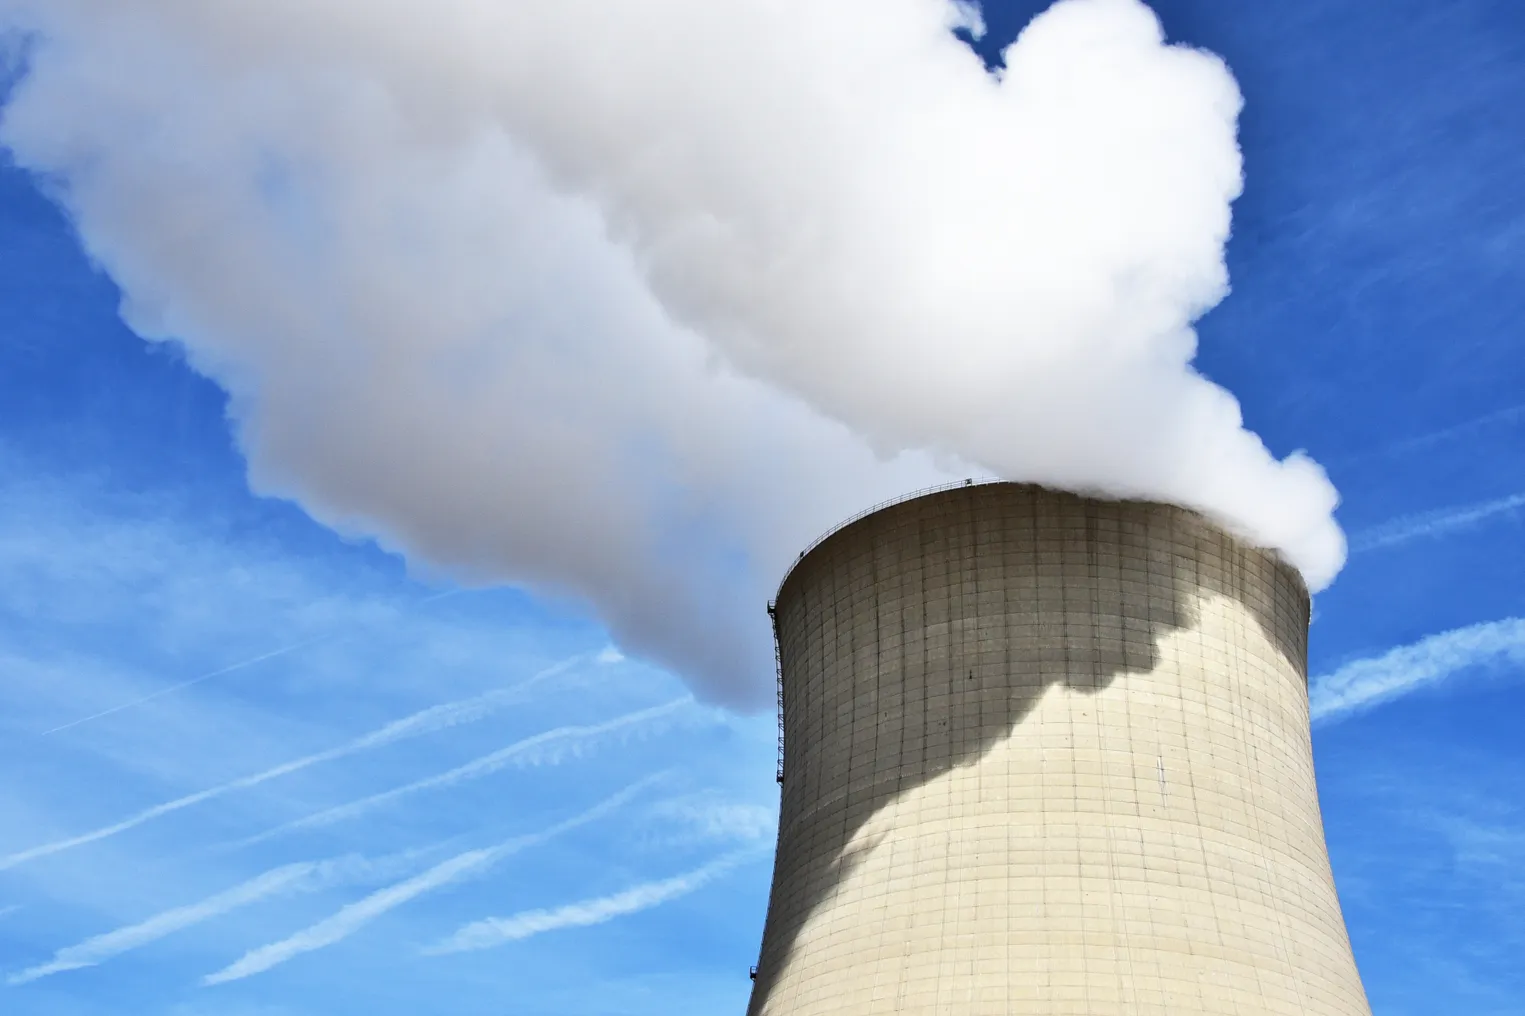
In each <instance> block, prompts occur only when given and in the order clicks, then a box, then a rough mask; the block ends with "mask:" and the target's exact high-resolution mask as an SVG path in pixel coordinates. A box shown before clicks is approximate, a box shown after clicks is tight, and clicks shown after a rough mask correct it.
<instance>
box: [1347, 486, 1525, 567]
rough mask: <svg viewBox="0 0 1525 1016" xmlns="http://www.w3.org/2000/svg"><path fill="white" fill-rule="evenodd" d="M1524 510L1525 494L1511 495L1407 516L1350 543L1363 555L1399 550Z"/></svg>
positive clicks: (1353, 539) (1360, 536)
mask: <svg viewBox="0 0 1525 1016" xmlns="http://www.w3.org/2000/svg"><path fill="white" fill-rule="evenodd" d="M1521 508H1525V494H1511V495H1510V496H1508V497H1501V498H1498V499H1497V500H1494V501H1481V502H1479V503H1477V504H1469V505H1462V506H1460V507H1456V508H1444V509H1441V510H1440V511H1435V512H1423V513H1421V514H1418V515H1405V516H1403V517H1402V518H1398V519H1394V520H1393V521H1391V522H1388V523H1385V524H1383V525H1380V526H1377V527H1376V528H1374V529H1368V530H1366V531H1365V532H1362V533H1357V534H1356V535H1355V536H1354V537H1353V538H1352V539H1351V541H1350V547H1351V550H1352V551H1353V552H1355V553H1361V552H1363V551H1368V550H1378V549H1380V548H1382V547H1396V546H1398V545H1400V544H1404V543H1408V542H1410V541H1411V540H1418V539H1421V538H1423V537H1426V536H1444V535H1445V534H1447V533H1451V532H1455V531H1456V530H1458V529H1466V528H1468V527H1470V526H1475V525H1477V524H1478V523H1479V522H1484V521H1486V520H1488V519H1491V518H1493V517H1494V516H1496V515H1504V514H1508V513H1511V512H1515V511H1518V510H1520V509H1521Z"/></svg>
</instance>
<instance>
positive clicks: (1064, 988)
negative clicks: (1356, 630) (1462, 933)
mask: <svg viewBox="0 0 1525 1016" xmlns="http://www.w3.org/2000/svg"><path fill="white" fill-rule="evenodd" d="M777 624H778V632H779V647H780V653H781V660H782V672H783V682H784V695H785V710H784V717H785V745H786V748H785V757H784V767H783V771H784V777H783V805H782V819H781V823H780V833H779V853H778V861H777V868H776V871H775V875H774V883H773V892H772V898H771V901H770V904H769V910H768V917H767V925H766V931H765V934H764V940H763V947H762V952H761V956H760V960H759V966H758V972H757V978H756V984H755V988H754V991H753V996H752V1001H751V1005H750V1007H749V1013H750V1014H752V1016H764V1014H767V1016H828V1014H829V1016H858V1014H865V1016H866V1014H878V1013H902V1014H929V1016H930V1014H933V1013H936V1014H959V1016H987V1014H988V1016H994V1014H1002V1016H1007V1014H1029V1013H1031V1014H1061V1013H1064V1014H1071V1013H1072V1014H1086V1016H1102V1014H1114V1013H1115V1014H1119V1016H1121V1014H1130V1016H1138V1014H1162V1016H1163V1014H1171V1016H1179V1014H1191V1013H1212V1014H1216V1016H1227V1014H1237V1016H1260V1014H1278V1016H1280V1014H1286V1016H1293V1014H1296V1016H1357V1014H1360V1016H1368V1014H1369V1013H1370V1009H1369V1008H1368V1006H1367V1002H1366V997H1365V994H1364V992H1363V990H1362V987H1361V981H1360V978H1359V976H1358V974H1357V972H1356V967H1355V963H1354V961H1353V959H1352V956H1351V951H1350V944H1349V940H1348V938H1347V936H1346V931H1345V924H1344V920H1343V918H1342V916H1341V913H1340V904H1339V899H1338V897H1337V896H1336V894H1335V887H1334V883H1333V879H1332V877H1331V874H1330V869H1329V861H1328V856H1327V853H1326V850H1325V845H1324V833H1323V825H1322V821H1321V818H1320V815H1319V806H1318V796H1317V792H1316V789H1315V786H1314V774H1313V760H1312V753H1311V747H1310V741H1309V729H1308V696H1307V664H1306V638H1307V631H1308V597H1307V593H1306V591H1305V589H1304V586H1303V584H1302V582H1301V580H1300V579H1299V577H1298V576H1297V574H1296V573H1295V572H1294V571H1292V570H1291V569H1290V568H1289V567H1287V566H1286V565H1284V564H1282V563H1281V562H1279V561H1278V560H1276V559H1275V558H1274V557H1273V556H1272V555H1270V554H1268V553H1266V552H1263V551H1260V550H1257V549H1254V548H1250V547H1247V546H1245V545H1243V544H1241V543H1240V542H1238V541H1237V540H1235V539H1234V538H1232V537H1230V536H1229V535H1227V534H1225V533H1224V532H1222V531H1221V530H1219V529H1217V528H1216V527H1214V526H1212V525H1210V524H1208V523H1207V522H1205V521H1203V520H1202V519H1200V518H1199V517H1197V516H1196V515H1194V514H1192V513H1190V512H1187V511H1185V510H1182V509H1179V508H1173V507H1168V506H1163V505H1155V504H1146V503H1139V502H1107V501H1097V500H1090V499H1086V498H1081V497H1078V496H1074V495H1070V494H1062V493H1057V492H1052V491H1046V490H1042V489H1039V488H1035V487H1028V486H1021V485H1016V484H989V485H977V486H970V487H965V488H959V489H956V490H951V491H944V492H941V493H935V494H931V495H927V496H924V497H920V498H916V499H913V500H910V501H906V502H903V503H900V504H898V505H894V506H892V507H889V508H886V509H884V510H882V511H879V512H876V513H874V514H872V515H869V516H867V517H866V518H863V519H861V520H858V521H856V522H854V523H852V524H850V525H848V526H846V527H845V528H843V529H841V530H840V531H838V532H836V533H835V534H833V535H832V536H830V537H829V538H828V539H826V540H825V541H824V542H823V543H821V544H820V545H819V546H817V547H816V548H814V549H813V550H811V552H810V553H808V554H807V555H806V556H805V557H804V558H803V559H802V560H801V561H800V562H799V563H798V564H797V565H796V567H795V569H794V570H793V572H791V574H790V575H789V577H788V578H787V580H786V581H785V583H784V586H783V588H782V589H781V591H780V595H779V599H778V603H777Z"/></svg>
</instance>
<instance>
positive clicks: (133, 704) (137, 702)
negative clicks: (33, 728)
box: [37, 589, 460, 737]
mask: <svg viewBox="0 0 1525 1016" xmlns="http://www.w3.org/2000/svg"><path fill="white" fill-rule="evenodd" d="M459 592H460V590H458V589H449V590H446V591H445V592H443V593H436V594H434V595H433V596H426V597H424V598H423V599H422V600H419V601H418V602H417V603H416V604H414V607H422V606H425V605H427V604H430V603H434V602H435V601H436V600H443V599H445V598H446V597H448V596H455V595H458V594H459ZM346 635H347V633H342V634H334V633H329V634H326V635H315V636H313V637H312V638H310V639H303V640H302V641H301V642H296V643H293V644H292V645H289V646H283V647H282V648H280V649H272V650H271V651H270V652H268V653H261V654H260V655H259V656H255V657H253V658H252V659H248V660H244V661H242V662H240V663H233V664H229V665H228V666H226V667H222V668H221V669H219V670H214V671H211V672H210V673H206V674H202V675H201V676H200V677H193V678H191V679H190V680H189V681H181V682H180V683H179V684H172V685H170V686H169V687H168V688H160V689H159V690H158V691H156V692H152V693H150V694H148V695H144V696H143V697H142V698H136V699H133V700H132V701H130V702H123V703H122V704H120V705H115V706H112V707H111V708H110V709H102V710H101V711H100V712H98V713H91V714H90V715H89V716H82V717H80V718H79V719H77V720H70V721H69V722H68V723H63V724H60V725H59V726H56V727H53V728H52V729H50V730H44V731H43V732H42V733H40V734H38V735H37V736H38V737H50V736H52V735H53V734H59V733H62V732H63V731H65V730H72V729H74V728H75V727H78V726H82V725H83V724H86V723H90V722H92V721H94V720H99V719H102V718H104V717H107V716H113V715H115V714H116V713H120V712H123V711H125V710H127V709H135V708H137V707H138V706H141V705H143V704H144V703H146V702H152V701H153V700H154V699H158V698H163V697H164V696H166V695H172V694H174V693H175V692H177V691H183V690H185V689H186V688H190V687H192V686H194V685H198V684H201V683H202V682H204V681H210V680H212V679H213V678H214V677H222V676H223V675H224V674H231V673H233V672H234V671H236V670H243V669H245V668H246V667H252V666H254V665H255V664H256V663H264V662H265V661H266V660H273V659H275V658H277V657H280V656H286V655H289V654H290V653H294V652H296V651H297V650H299V649H306V648H307V647H308V646H312V645H317V644H318V643H320V642H328V641H331V640H333V639H339V638H344V637H346Z"/></svg>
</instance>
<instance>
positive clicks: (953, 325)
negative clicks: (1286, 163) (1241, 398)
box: [0, 0, 1344, 703]
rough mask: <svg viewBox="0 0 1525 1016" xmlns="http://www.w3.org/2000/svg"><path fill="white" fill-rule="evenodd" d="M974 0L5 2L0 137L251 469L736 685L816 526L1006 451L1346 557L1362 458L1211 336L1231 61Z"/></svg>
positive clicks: (1335, 559)
mask: <svg viewBox="0 0 1525 1016" xmlns="http://www.w3.org/2000/svg"><path fill="white" fill-rule="evenodd" d="M970 11H971V8H970V7H969V6H968V5H967V4H953V3H949V2H948V0H731V2H727V3H714V2H711V0H643V2H641V3H634V2H623V3H620V2H616V3H610V2H608V0H559V2H557V3H494V2H488V0H430V2H427V3H426V2H424V0H386V2H372V3H358V2H355V0H265V2H262V3H258V4H237V3H208V2H206V0H111V2H110V3H107V2H104V0H0V12H3V16H4V17H5V19H6V20H7V21H8V22H9V23H10V24H12V25H16V26H20V27H22V28H24V29H27V30H29V31H31V32H33V33H35V36H34V37H35V39H36V42H35V44H34V45H33V46H32V48H31V50H30V55H29V62H28V65H27V67H28V70H27V73H26V76H25V78H24V79H23V80H22V82H21V84H20V85H19V87H18V89H17V90H16V92H15V94H14V95H13V97H12V99H11V102H10V104H9V107H8V109H7V111H6V116H5V121H4V127H3V135H0V140H3V142H4V143H5V144H6V145H8V146H9V148H10V149H11V151H12V152H13V153H14V155H15V157H16V159H17V160H18V161H19V162H20V163H21V164H22V165H24V166H27V167H30V168H32V169H34V170H37V171H39V172H41V173H45V174H47V178H48V179H49V180H51V181H53V182H54V183H55V184H56V186H57V188H58V194H59V195H60V199H61V201H62V202H63V203H64V204H65V205H66V207H67V208H68V209H69V210H70V211H71V213H72V214H73V216H74V218H75V220H76V222H77V223H78V226H79V229H80V232H81V235H82V236H83V237H84V240H85V242H86V244H87V246H88V247H89V249H90V250H91V252H92V253H93V254H94V256H95V257H96V258H97V259H99V261H100V262H101V263H102V264H103V265H104V266H105V267H106V269H107V270H108V271H110V272H111V273H112V275H113V276H114V278H115V279H116V280H117V281H118V283H119V284H121V286H122V287H123V289H124V291H125V293H126V302H125V311H124V312H125V314H126V317H127V319H128V321H129V322H130V323H131V324H132V325H133V327H134V328H136V329H137V330H138V331H139V332H141V333H142V334H144V335H146V336H149V337H153V338H175V339H179V340H181V341H183V342H184V343H185V344H186V347H187V348H188V350H189V354H190V356H191V359H192V362H193V363H194V364H195V365H196V366H197V367H198V368H199V369H201V370H203V371H205V372H206V373H208V374H210V375H211V376H213V377H215V378H217V379H218V380H219V381H220V382H222V383H223V384H224V385H225V386H226V387H227V388H228V390H229V391H230V393H231V394H232V413H233V416H234V419H235V421H236V423H237V426H238V430H239V437H240V440H241V442H242V445H243V447H244V449H245V451H246V452H247V454H248V457H249V462H250V474H251V478H252V482H253V483H254V485H255V486H256V488H257V489H259V490H261V491H265V492H270V493H277V494H282V495H287V496H291V497H294V498H296V499H298V500H300V501H301V503H302V504H303V505H304V506H305V507H306V508H307V509H308V510H309V511H311V512H312V513H313V514H314V515H315V516H316V517H318V518H320V519H323V520H324V521H326V522H328V523H330V524H333V525H335V526H336V527H339V528H341V529H344V530H347V531H357V532H369V533H374V534H377V535H379V536H380V537H381V538H382V539H383V540H384V541H386V542H387V543H388V544H389V545H392V546H396V547H399V548H402V549H404V550H406V551H407V552H408V553H409V554H410V555H411V556H412V557H413V559H414V560H416V561H418V562H421V563H424V564H427V565H428V566H431V567H435V568H442V569H445V570H448V571H449V572H450V573H451V574H452V575H454V576H455V577H457V578H459V579H463V580H466V581H483V582H487V581H499V580H504V579H507V580H512V581H518V582H524V583H527V584H529V585H531V586H534V587H536V588H539V589H542V590H551V591H558V592H566V593H571V594H575V595H578V596H582V597H585V598H587V599H588V600H590V601H591V602H592V603H593V604H594V605H595V606H596V607H597V609H598V610H599V611H600V613H601V616H602V617H603V619H604V620H605V621H606V622H607V623H608V624H609V626H610V627H611V629H612V630H613V632H614V633H615V635H616V637H617V639H618V640H619V642H620V643H621V645H623V646H625V647H626V648H628V649H631V650H634V651H637V652H641V653H645V654H648V655H651V656H654V657H656V658H657V659H659V660H660V661H662V662H664V663H667V664H670V665H673V666H676V667H677V668H678V669H680V670H682V671H683V672H684V673H686V674H687V675H689V676H690V677H691V678H693V679H694V680H695V682H696V685H697V686H698V687H699V688H700V689H701V690H702V691H704V692H705V693H706V694H708V695H710V696H713V697H718V698H721V699H723V700H726V701H730V702H733V703H734V702H750V703H758V702H761V701H765V700H766V689H767V684H766V681H765V680H763V679H762V675H765V674H766V672H767V664H768V659H769V657H768V653H767V649H766V625H765V623H763V620H762V618H761V615H760V602H761V600H762V599H763V598H764V597H765V596H766V595H767V592H768V590H769V589H770V587H771V585H772V584H773V582H775V581H776V580H777V578H778V576H779V574H780V573H781V571H782V570H783V568H784V566H785V565H786V564H787V562H788V561H789V559H790V558H791V557H792V556H793V555H794V553H795V552H796V551H797V550H798V549H799V548H800V547H801V546H802V545H803V544H804V543H805V542H806V541H807V540H808V539H809V538H810V537H811V536H813V535H814V534H815V533H816V532H817V531H819V529H821V528H823V527H824V526H826V525H828V524H830V523H831V522H833V521H835V520H836V519H837V518H840V517H841V516H843V515H846V514H849V513H851V512H852V511H855V510H857V509H858V508H861V507H863V506H865V505H867V504H869V503H872V502H873V501H875V500H878V499H880V498H881V497H884V496H887V495H892V494H895V493H899V492H901V491H903V490H905V489H908V488H910V487H913V486H917V485H919V484H921V483H924V482H930V481H934V480H936V479H942V478H946V477H948V476H950V475H952V476H958V475H963V473H964V472H966V471H973V470H974V469H981V470H988V471H991V472H994V473H996V474H999V475H1001V476H1003V477H1006V478H1010V479H1017V480H1031V481H1038V482H1044V483H1049V484H1054V485H1059V486H1064V487H1068V488H1071V489H1076V490H1082V491H1088V492H1107V493H1112V494H1118V495H1137V496H1148V497H1155V498H1162V499H1166V500H1171V501H1175V502H1178V503H1182V504H1186V505H1189V506H1193V507H1197V508H1201V509H1204V510H1206V511H1208V512H1209V513H1210V514H1212V515H1213V516H1215V517H1216V518H1218V519H1220V520H1221V521H1223V522H1225V523H1226V524H1228V525H1230V526H1231V527H1232V528H1234V529H1236V530H1238V531H1240V532H1242V533H1244V534H1246V535H1247V536H1249V537H1250V538H1252V539H1254V540H1256V541H1258V542H1260V543H1262V544H1265V545H1267V546H1272V547H1275V548H1278V549H1280V550H1281V551H1283V552H1284V553H1285V554H1286V555H1287V556H1288V557H1289V558H1290V559H1291V560H1292V561H1293V562H1294V563H1295V564H1296V565H1298V567H1299V568H1301V569H1302V571H1303V573H1304V575H1305V576H1306V577H1307V578H1308V580H1309V583H1310V585H1312V586H1313V587H1314V588H1315V589H1316V588H1319V587H1321V586H1322V585H1324V584H1325V583H1327V582H1328V581H1329V580H1330V579H1331V578H1332V577H1333V575H1334V573H1335V572H1336V571H1337V570H1338V568H1339V566H1340V564H1341V562H1342V560H1343V556H1344V540H1343V537H1342V535H1341V533H1340V531H1339V529H1338V528H1337V526H1336V525H1335V524H1334V522H1333V520H1332V516H1331V512H1332V509H1333V507H1334V504H1335V501H1336V495H1335V492H1334V490H1333V488H1332V486H1331V485H1330V484H1329V482H1328V480H1327V479H1326V477H1325V476H1324V474H1323V471H1322V470H1321V469H1320V468H1319V467H1317V466H1316V465H1315V464H1314V463H1313V462H1311V461H1310V460H1309V459H1307V458H1305V457H1303V456H1293V457H1291V458H1289V459H1287V460H1285V461H1281V462H1278V461H1276V460H1275V459H1273V458H1272V457H1271V455H1270V454H1269V453H1268V452H1267V450H1266V449H1265V448H1264V446H1263V445H1262V444H1261V442H1260V441H1259V439H1258V438H1256V437H1255V436H1254V435H1253V434H1251V433H1249V432H1247V431H1245V430H1244V429H1243V427H1242V425H1241V419H1240V414H1239V408H1238V405H1237V403H1236V402H1235V401H1234V399H1233V398H1232V397H1231V396H1230V395H1229V394H1228V393H1227V392H1225V391H1223V390H1222V389H1220V388H1217V387H1216V386H1214V385H1213V384H1211V383H1210V382H1208V381H1206V380H1205V379H1203V378H1202V377H1200V376H1199V375H1197V374H1196V373H1195V372H1194V371H1193V370H1192V369H1191V366H1190V362H1191V359H1192V357H1193V355H1194V352H1195V335H1194V333H1193V331H1192V328H1191V325H1192V322H1193V321H1194V320H1195V319H1196V318H1197V317H1198V316H1200V315H1201V314H1202V313H1203V312H1204V311H1206V310H1207V309H1208V308H1210V307H1212V306H1213V305H1214V304H1215V303H1217V301H1218V300H1220V299H1221V298H1222V297H1223V295H1224V293H1225V292H1226V291H1227V277H1226V271H1225V267H1224V262H1223V244H1224V242H1225V240H1226V238H1227V236H1228V231H1229V223H1230V203H1231V202H1232V201H1233V200H1234V198H1235V197H1237V195H1238V194H1239V191H1240V186H1241V178H1240V159H1239V152H1238V148H1237V145H1236V140H1235V127H1236V118H1237V114H1238V110H1239V106H1240V97H1239V93H1238V90H1237V88H1236V86H1235V83H1234V81H1233V78H1232V77H1231V76H1230V74H1229V73H1228V71H1227V69H1226V68H1225V67H1224V66H1223V65H1222V63H1221V62H1220V61H1218V60H1217V59H1216V58H1214V57H1212V56H1211V55H1208V54H1204V53H1201V52H1198V51H1194V50H1191V49H1187V48H1183V47H1179V46H1167V45H1165V43H1164V41H1163V38H1162V35H1161V32H1160V29H1159V26H1158V24H1157V22H1156V21H1155V19H1154V17H1153V15H1152V14H1151V12H1150V11H1149V10H1148V9H1147V8H1146V7H1144V6H1143V5H1142V4H1141V3H1139V2H1137V0H1061V2H1059V3H1057V4H1055V6H1053V7H1052V8H1051V9H1050V10H1049V11H1047V12H1046V13H1045V14H1043V15H1041V16H1040V17H1039V18H1037V19H1036V20H1035V21H1034V22H1033V23H1032V24H1031V25H1030V26H1029V27H1028V29H1027V30H1026V31H1025V32H1024V33H1023V34H1022V36H1021V37H1020V38H1019V39H1018V40H1017V42H1016V43H1015V44H1013V45H1012V46H1011V47H1010V48H1009V49H1008V51H1007V52H1006V70H1005V71H1004V72H1002V74H1001V75H999V76H993V75H991V74H989V73H987V72H986V70H985V68H984V66H983V65H982V64H981V62H980V61H979V59H978V58H976V56H975V55H974V54H973V53H971V52H970V51H969V49H968V47H967V46H965V45H964V44H963V43H961V42H960V41H958V40H957V39H955V38H954V37H953V35H952V33H951V31H950V29H951V27H952V26H953V25H954V24H955V23H957V22H959V21H960V20H963V21H965V22H967V21H968V19H969V15H970ZM966 464H972V465H966ZM738 661H741V662H738Z"/></svg>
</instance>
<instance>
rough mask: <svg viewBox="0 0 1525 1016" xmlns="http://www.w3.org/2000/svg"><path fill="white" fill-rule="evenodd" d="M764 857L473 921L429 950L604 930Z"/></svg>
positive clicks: (728, 860) (746, 853) (734, 857)
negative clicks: (597, 926)
mask: <svg viewBox="0 0 1525 1016" xmlns="http://www.w3.org/2000/svg"><path fill="white" fill-rule="evenodd" d="M758 856H761V852H760V851H758V850H743V851H737V852H735V853H732V854H727V855H725V856H724V857H721V858H719V859H718V860H715V861H711V862H710V863H709V864H706V865H705V866H704V867H702V868H696V869H695V870H693V871H690V872H686V873H685V874H682V875H676V876H674V877H672V878H667V879H662V880H661V881H657V882H645V883H642V884H641V885H637V886H632V887H630V888H629V889H625V890H623V891H621V892H617V893H614V894H612V895H609V896H600V897H598V898H596V899H589V900H579V901H578V902H576V903H568V904H566V905H564V906H560V907H554V908H549V909H542V910H526V911H523V912H521V913H518V914H514V915H513V916H511V917H491V918H487V919H485V920H481V921H474V922H472V923H471V924H468V925H466V926H465V927H463V928H461V929H460V930H459V931H457V932H456V933H455V934H453V935H451V936H450V937H449V938H448V939H446V940H445V941H443V942H441V943H439V944H438V945H436V946H432V947H430V948H429V949H426V950H425V952H426V953H428V954H430V955H442V954H445V953H458V952H470V951H474V950H479V949H491V948H493V947H495V946H500V945H505V944H507V943H509V942H517V941H520V940H521V939H526V938H531V937H533V936H535V935H543V934H545V933H546V932H548V931H560V930H562V929H564V928H586V927H589V926H591V925H595V924H604V923H605V922H607V921H612V920H614V919H615V918H617V917H624V916H626V915H628V914H635V913H639V912H640V911H642V910H650V909H651V908H652V907H657V906H661V905H662V904H663V903H667V902H669V901H671V900H675V899H677V898H678V897H680V896H687V895H688V894H689V893H691V892H694V891H695V890H698V889H702V888H703V887H704V886H706V885H708V884H709V883H711V882H713V881H715V879H717V878H720V877H721V876H722V875H724V874H726V873H727V872H729V871H730V870H731V869H733V868H735V867H737V866H739V865H741V864H743V863H744V862H746V861H748V860H750V859H752V858H754V857H758Z"/></svg>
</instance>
